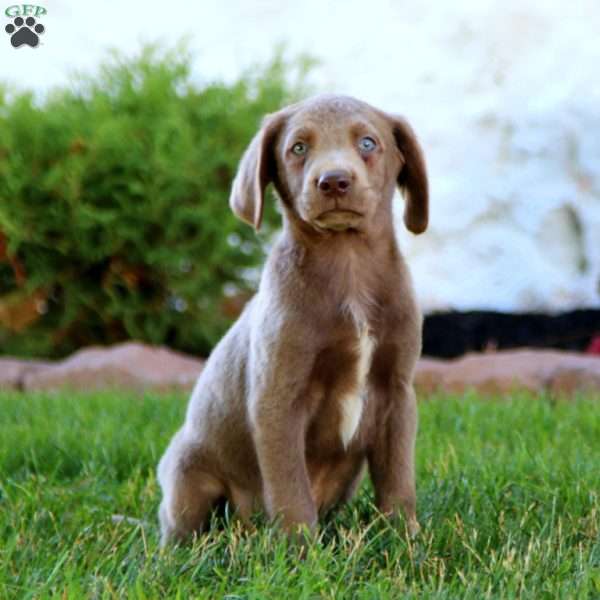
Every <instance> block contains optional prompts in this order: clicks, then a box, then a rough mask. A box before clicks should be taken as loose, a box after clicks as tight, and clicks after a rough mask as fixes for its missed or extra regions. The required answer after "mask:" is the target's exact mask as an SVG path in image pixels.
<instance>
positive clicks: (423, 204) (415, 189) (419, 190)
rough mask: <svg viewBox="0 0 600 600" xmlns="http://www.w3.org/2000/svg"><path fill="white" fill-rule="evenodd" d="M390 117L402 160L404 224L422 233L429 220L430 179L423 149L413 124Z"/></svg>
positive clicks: (401, 177) (414, 231) (401, 182)
mask: <svg viewBox="0 0 600 600" xmlns="http://www.w3.org/2000/svg"><path fill="white" fill-rule="evenodd" d="M389 118H390V120H391V123H392V131H393V133H394V139H395V140H396V145H397V146H398V150H399V151H400V154H401V156H402V161H403V164H402V167H401V168H400V172H399V173H398V178H397V181H398V186H399V187H400V189H401V190H402V191H403V192H404V195H405V196H406V206H405V208H404V224H405V225H406V227H407V229H408V230H409V231H412V232H413V233H423V232H424V231H425V230H426V229H427V222H428V220H429V183H428V181H427V169H426V167H425V157H424V156H423V150H422V149H421V146H420V144H419V142H418V140H417V136H416V135H415V132H414V131H413V129H412V127H411V126H410V125H409V124H408V123H407V122H406V121H405V120H404V119H403V118H402V117H397V116H391V117H389Z"/></svg>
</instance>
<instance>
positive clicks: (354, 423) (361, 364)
mask: <svg viewBox="0 0 600 600" xmlns="http://www.w3.org/2000/svg"><path fill="white" fill-rule="evenodd" d="M358 331H359V336H358V365H357V368H356V375H355V377H356V381H355V385H354V386H353V387H354V390H353V392H352V393H351V394H347V395H346V396H344V397H343V398H342V399H341V410H342V419H341V423H340V437H341V438H342V443H343V444H344V448H347V447H348V444H349V443H350V441H351V440H352V438H353V437H354V434H355V433H356V430H357V429H358V426H359V424H360V418H361V416H362V412H363V406H364V403H365V401H366V382H367V375H368V374H369V369H370V368H371V359H372V357H373V350H374V348H375V341H374V340H373V338H372V337H371V336H370V335H369V333H370V332H369V329H368V328H367V326H366V325H364V324H363V325H361V326H359V327H358Z"/></svg>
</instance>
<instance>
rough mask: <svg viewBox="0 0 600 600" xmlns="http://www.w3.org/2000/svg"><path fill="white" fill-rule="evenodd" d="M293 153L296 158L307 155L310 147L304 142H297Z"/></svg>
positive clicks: (293, 147)
mask: <svg viewBox="0 0 600 600" xmlns="http://www.w3.org/2000/svg"><path fill="white" fill-rule="evenodd" d="M292 152H293V153H294V154H295V155H296V156H303V155H304V154H306V153H307V152H308V146H307V145H306V144H305V143H304V142H296V143H295V144H294V145H293V146H292Z"/></svg>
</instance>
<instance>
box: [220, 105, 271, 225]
mask: <svg viewBox="0 0 600 600" xmlns="http://www.w3.org/2000/svg"><path fill="white" fill-rule="evenodd" d="M282 124H283V116H282V114H281V113H275V114H273V115H268V116H267V117H265V119H264V120H263V124H262V127H261V128H260V130H259V131H258V133H257V134H256V135H255V136H254V138H253V139H252V141H251V142H250V145H249V146H248V148H247V150H246V152H245V153H244V156H243V157H242V160H241V161H240V165H239V167H238V172H237V175H236V176H235V179H234V180H233V185H232V187H231V195H230V196H229V206H230V207H231V210H232V211H233V212H234V213H235V215H236V216H237V217H238V218H240V219H241V220H242V221H245V222H246V223H248V224H249V225H252V226H253V227H254V228H255V229H256V230H258V229H259V228H260V224H261V222H262V216H263V205H264V196H265V189H266V188H267V185H269V183H270V182H271V181H274V179H275V170H276V163H275V156H274V152H273V150H274V148H273V146H274V143H275V139H276V137H277V134H278V133H279V130H280V128H281V125H282Z"/></svg>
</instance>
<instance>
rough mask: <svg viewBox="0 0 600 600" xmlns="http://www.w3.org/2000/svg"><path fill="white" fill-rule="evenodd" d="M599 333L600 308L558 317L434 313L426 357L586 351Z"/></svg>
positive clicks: (426, 329)
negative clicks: (523, 350) (506, 351)
mask: <svg viewBox="0 0 600 600" xmlns="http://www.w3.org/2000/svg"><path fill="white" fill-rule="evenodd" d="M599 333H600V309H598V310H596V309H590V310H574V311H571V312H566V313H561V314H557V315H546V314H540V313H501V312H493V311H470V312H445V313H432V314H430V315H427V316H426V317H425V322H424V324H423V354H424V355H426V356H437V357H439V358H454V357H457V356H461V355H462V354H465V353H466V352H481V351H484V350H490V349H498V350H500V349H505V348H518V347H524V346H527V347H530V348H560V349H562V350H575V351H581V352H584V351H585V350H586V348H587V347H588V346H589V344H590V340H591V339H592V337H594V336H595V335H598V334H599Z"/></svg>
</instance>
